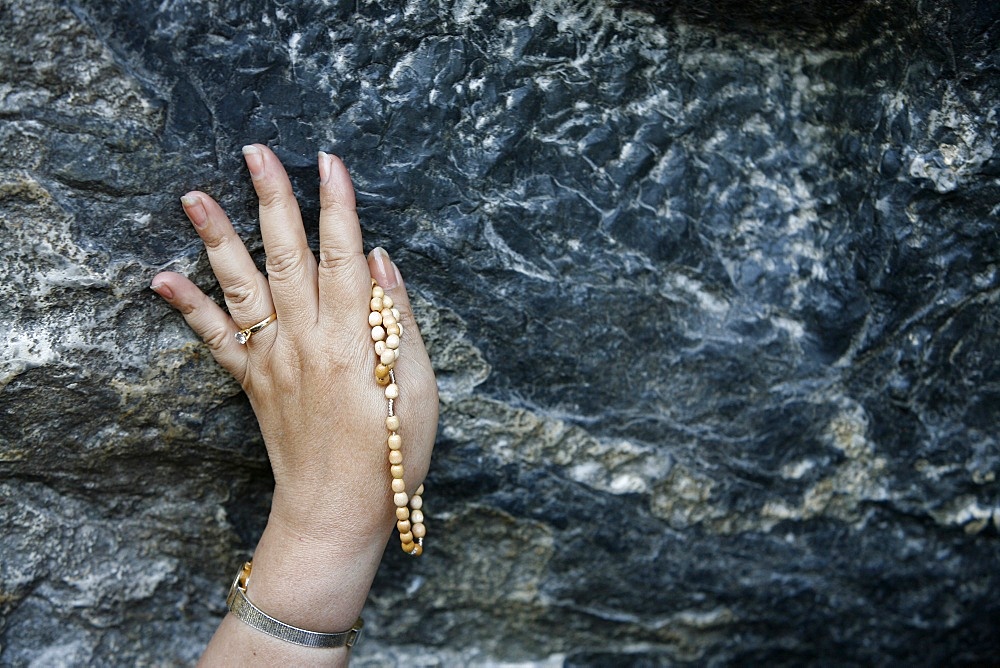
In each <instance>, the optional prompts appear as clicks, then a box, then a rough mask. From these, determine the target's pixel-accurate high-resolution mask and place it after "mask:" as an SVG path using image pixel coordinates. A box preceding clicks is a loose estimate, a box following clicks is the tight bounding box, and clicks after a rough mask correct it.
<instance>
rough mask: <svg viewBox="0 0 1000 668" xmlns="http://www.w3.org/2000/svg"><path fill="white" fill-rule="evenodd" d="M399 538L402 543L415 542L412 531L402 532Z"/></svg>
mask: <svg viewBox="0 0 1000 668" xmlns="http://www.w3.org/2000/svg"><path fill="white" fill-rule="evenodd" d="M399 540H400V542H402V543H412V542H413V533H412V532H410V531H407V532H406V533H400V534H399Z"/></svg>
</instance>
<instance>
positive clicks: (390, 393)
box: [385, 383, 399, 399]
mask: <svg viewBox="0 0 1000 668" xmlns="http://www.w3.org/2000/svg"><path fill="white" fill-rule="evenodd" d="M385 398H386V399H398V398H399V385H396V383H389V384H388V385H386V386H385Z"/></svg>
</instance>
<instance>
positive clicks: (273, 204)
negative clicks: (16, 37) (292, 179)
mask: <svg viewBox="0 0 1000 668" xmlns="http://www.w3.org/2000/svg"><path fill="white" fill-rule="evenodd" d="M292 197H293V196H292V190H291V187H290V186H289V187H285V186H283V185H271V186H268V187H264V188H261V189H260V192H258V193H257V201H258V202H259V204H260V206H261V208H263V209H283V208H285V207H286V206H287V205H288V202H289V201H290V200H291V199H292Z"/></svg>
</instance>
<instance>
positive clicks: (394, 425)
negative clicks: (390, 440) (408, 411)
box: [385, 415, 399, 431]
mask: <svg viewBox="0 0 1000 668" xmlns="http://www.w3.org/2000/svg"><path fill="white" fill-rule="evenodd" d="M385 428H386V429H388V430H389V431H397V430H398V429H399V416H398V415H390V416H389V417H387V418H386V419H385Z"/></svg>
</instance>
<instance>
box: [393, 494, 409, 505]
mask: <svg viewBox="0 0 1000 668" xmlns="http://www.w3.org/2000/svg"><path fill="white" fill-rule="evenodd" d="M408 500H409V499H407V498H406V492H396V493H395V494H394V495H393V496H392V502H393V504H395V506H396V507H397V508H400V507H402V506H405V505H406V502H407V501H408Z"/></svg>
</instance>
